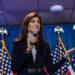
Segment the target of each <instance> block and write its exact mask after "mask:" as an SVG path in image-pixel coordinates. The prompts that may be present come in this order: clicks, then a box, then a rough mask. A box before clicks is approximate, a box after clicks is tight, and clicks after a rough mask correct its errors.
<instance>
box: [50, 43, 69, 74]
mask: <svg viewBox="0 0 75 75" xmlns="http://www.w3.org/2000/svg"><path fill="white" fill-rule="evenodd" d="M60 49H61V55H62V56H64V54H65V52H64V50H63V47H62V46H60V47H59V44H58V42H57V44H56V47H55V49H54V50H53V51H52V53H51V56H52V58H53V64H55V63H56V62H58V61H59V60H60ZM69 64H70V63H69V61H66V62H65V63H64V64H63V66H62V72H63V75H66V71H67V68H68V66H69ZM53 75H61V68H60V69H58V70H57V72H55V73H54V74H53Z"/></svg>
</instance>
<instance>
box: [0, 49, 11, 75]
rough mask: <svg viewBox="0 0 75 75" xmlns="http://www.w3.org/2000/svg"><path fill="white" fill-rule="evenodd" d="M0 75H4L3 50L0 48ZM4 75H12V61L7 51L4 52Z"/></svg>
mask: <svg viewBox="0 0 75 75" xmlns="http://www.w3.org/2000/svg"><path fill="white" fill-rule="evenodd" d="M3 49H4V48H3ZM0 75H2V49H1V48H0ZM3 75H11V60H10V58H9V56H8V54H7V52H6V50H5V49H4V52H3Z"/></svg>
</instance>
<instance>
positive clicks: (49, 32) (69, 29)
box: [0, 24, 75, 55]
mask: <svg viewBox="0 0 75 75" xmlns="http://www.w3.org/2000/svg"><path fill="white" fill-rule="evenodd" d="M73 25H74V24H66V25H43V26H42V27H43V35H44V39H45V40H46V41H47V42H48V43H49V46H50V49H51V51H52V50H54V48H55V45H56V42H57V37H58V35H57V33H55V32H54V28H55V27H57V26H60V27H63V29H64V33H61V34H60V35H61V38H62V41H63V43H64V45H65V47H66V49H67V50H68V49H70V48H72V47H74V46H75V31H74V30H73ZM0 28H2V26H0ZM3 28H5V29H7V31H8V35H4V40H5V43H6V47H7V49H8V51H9V53H10V55H11V54H12V44H13V40H14V39H15V38H16V37H18V35H19V33H20V29H21V26H3ZM0 40H1V34H0ZM0 47H1V45H0ZM73 54H74V53H73Z"/></svg>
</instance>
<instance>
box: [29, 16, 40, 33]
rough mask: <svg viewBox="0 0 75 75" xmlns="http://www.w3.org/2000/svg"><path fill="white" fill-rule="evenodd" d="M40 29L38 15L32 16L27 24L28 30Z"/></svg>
mask: <svg viewBox="0 0 75 75" xmlns="http://www.w3.org/2000/svg"><path fill="white" fill-rule="evenodd" d="M34 30H35V31H37V32H39V31H40V19H39V18H38V17H33V18H32V19H31V21H30V22H29V24H28V32H33V31H34Z"/></svg>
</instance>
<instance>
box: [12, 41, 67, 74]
mask: <svg viewBox="0 0 75 75" xmlns="http://www.w3.org/2000/svg"><path fill="white" fill-rule="evenodd" d="M26 48H27V41H26V40H23V41H21V42H16V43H13V52H12V64H11V67H12V71H13V72H15V73H17V75H32V74H28V72H27V69H28V68H41V69H42V70H43V67H44V66H46V69H47V71H48V73H49V74H50V75H52V74H53V73H54V72H55V71H57V70H58V68H59V67H60V66H61V65H62V64H64V62H65V61H66V59H65V58H64V57H63V58H62V60H60V61H59V62H58V63H56V64H53V63H52V58H51V52H50V48H49V45H48V44H47V43H44V44H36V45H35V48H36V50H37V53H36V60H35V63H34V62H33V57H32V53H31V52H30V53H26ZM34 75H46V74H45V72H44V71H42V72H40V73H36V74H34Z"/></svg>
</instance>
